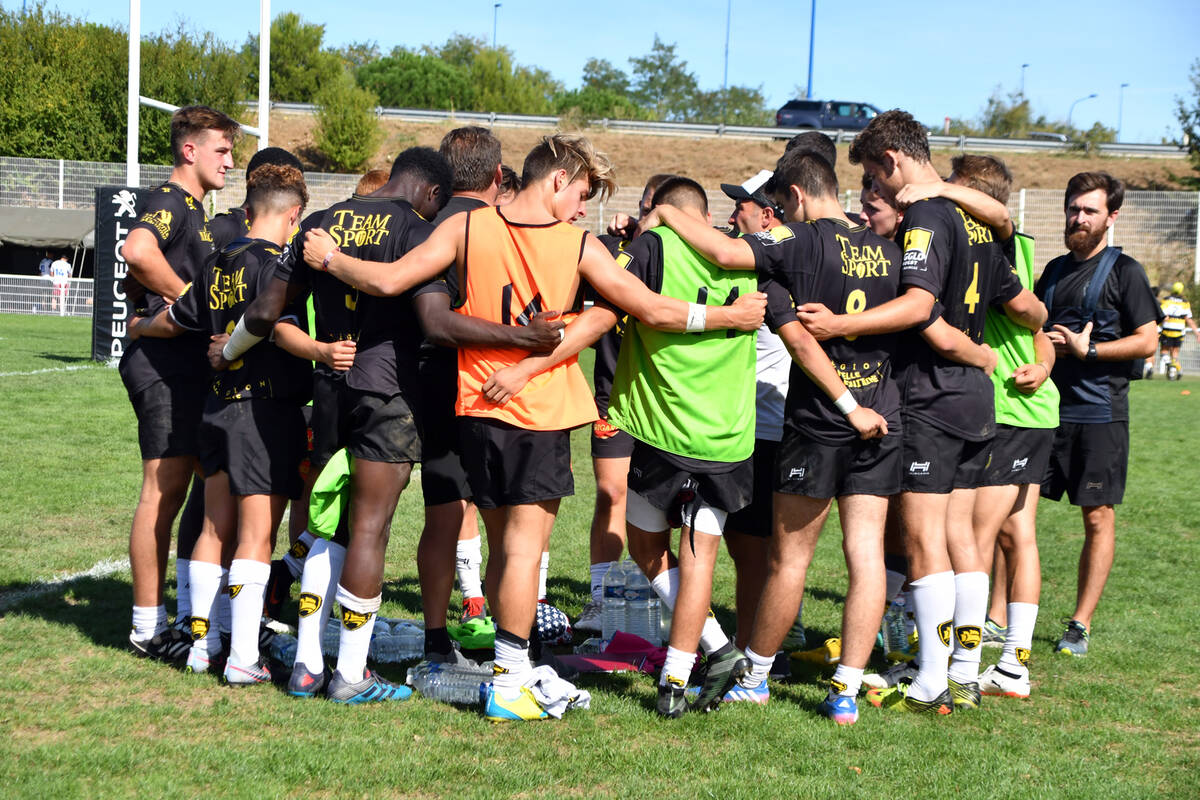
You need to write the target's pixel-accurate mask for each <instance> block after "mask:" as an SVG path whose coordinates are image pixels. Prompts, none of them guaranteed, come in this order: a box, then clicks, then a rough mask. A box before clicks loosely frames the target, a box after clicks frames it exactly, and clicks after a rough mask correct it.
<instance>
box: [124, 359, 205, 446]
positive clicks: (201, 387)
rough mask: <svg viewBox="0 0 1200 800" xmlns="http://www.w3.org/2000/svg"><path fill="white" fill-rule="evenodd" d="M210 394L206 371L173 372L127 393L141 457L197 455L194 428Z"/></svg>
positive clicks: (198, 425) (198, 422) (196, 427)
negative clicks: (191, 373) (183, 374)
mask: <svg viewBox="0 0 1200 800" xmlns="http://www.w3.org/2000/svg"><path fill="white" fill-rule="evenodd" d="M211 394H212V392H211V390H210V379H209V377H208V376H207V375H200V376H197V377H194V378H192V377H188V378H184V377H180V376H176V377H172V378H169V379H167V380H160V381H155V382H154V383H152V384H150V385H149V386H147V387H146V388H145V389H142V390H141V391H139V392H134V393H130V395H129V402H130V403H132V404H133V413H134V416H136V417H137V422H138V448H139V449H140V450H141V453H142V460H143V461H149V460H150V459H154V458H172V457H174V456H194V455H196V453H197V443H196V430H197V429H198V428H199V427H200V417H201V416H202V415H203V413H204V401H205V399H206V398H208V397H209V395H211Z"/></svg>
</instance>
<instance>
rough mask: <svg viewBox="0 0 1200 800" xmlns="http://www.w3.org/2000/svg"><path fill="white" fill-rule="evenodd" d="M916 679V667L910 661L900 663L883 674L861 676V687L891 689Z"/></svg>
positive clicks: (872, 673) (874, 673)
mask: <svg viewBox="0 0 1200 800" xmlns="http://www.w3.org/2000/svg"><path fill="white" fill-rule="evenodd" d="M916 677H917V665H916V664H915V663H914V662H912V661H901V662H900V663H899V664H896V665H895V666H892V667H888V668H887V669H885V670H884V671H883V672H871V673H867V674H866V675H863V679H862V682H863V685H864V686H869V687H870V688H872V689H891V688H892V687H893V686H896V685H897V684H900V683H911V682H912V681H913V679H915V678H916Z"/></svg>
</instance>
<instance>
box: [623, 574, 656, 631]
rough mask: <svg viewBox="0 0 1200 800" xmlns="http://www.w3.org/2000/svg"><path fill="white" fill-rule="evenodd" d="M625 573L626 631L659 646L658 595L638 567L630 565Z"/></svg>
mask: <svg viewBox="0 0 1200 800" xmlns="http://www.w3.org/2000/svg"><path fill="white" fill-rule="evenodd" d="M626 570H627V571H626V573H625V618H626V623H625V624H626V626H627V627H626V630H627V631H628V632H629V633H632V634H634V635H635V636H640V637H642V638H643V639H645V640H646V641H648V642H650V643H651V644H659V643H660V642H661V641H662V640H661V639H660V638H659V624H660V623H659V617H660V616H661V613H660V608H659V606H660V604H659V601H658V594H657V593H655V591H654V587H653V586H651V585H650V579H649V578H647V577H646V575H645V573H643V572H642V570H641V569H640V568H639V567H638V566H637V564H634V563H630V564H629V566H628V567H627V568H626Z"/></svg>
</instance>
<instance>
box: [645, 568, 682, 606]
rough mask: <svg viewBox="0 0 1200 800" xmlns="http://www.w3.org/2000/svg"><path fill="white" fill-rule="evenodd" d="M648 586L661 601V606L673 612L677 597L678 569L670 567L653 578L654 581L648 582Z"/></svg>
mask: <svg viewBox="0 0 1200 800" xmlns="http://www.w3.org/2000/svg"><path fill="white" fill-rule="evenodd" d="M650 585H651V586H653V587H654V591H655V593H656V594H657V595H658V597H659V599H660V600H662V601H663V605H665V606H666V607H667V608H669V609H671V610H672V611H674V610H675V598H676V597H678V596H679V567H671V568H670V569H668V570H666V571H664V572H660V573H658V574H657V575H655V576H654V580H652V581H650Z"/></svg>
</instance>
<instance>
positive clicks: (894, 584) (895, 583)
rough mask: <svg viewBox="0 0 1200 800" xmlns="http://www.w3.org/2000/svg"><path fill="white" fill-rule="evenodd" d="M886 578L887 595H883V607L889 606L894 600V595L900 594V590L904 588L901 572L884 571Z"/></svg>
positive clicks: (903, 576)
mask: <svg viewBox="0 0 1200 800" xmlns="http://www.w3.org/2000/svg"><path fill="white" fill-rule="evenodd" d="M886 576H887V593H886V594H885V595H884V607H885V608H886V607H887V606H890V605H891V604H892V601H893V600H895V599H896V595H898V594H900V589H901V588H902V587H903V586H904V579H905V575H904V573H902V572H896V571H895V570H891V569H889V570H886Z"/></svg>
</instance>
